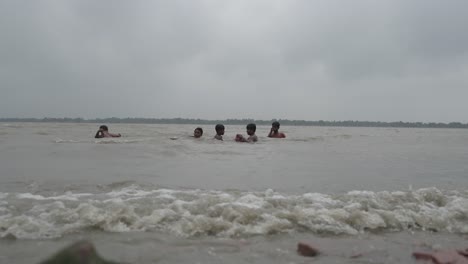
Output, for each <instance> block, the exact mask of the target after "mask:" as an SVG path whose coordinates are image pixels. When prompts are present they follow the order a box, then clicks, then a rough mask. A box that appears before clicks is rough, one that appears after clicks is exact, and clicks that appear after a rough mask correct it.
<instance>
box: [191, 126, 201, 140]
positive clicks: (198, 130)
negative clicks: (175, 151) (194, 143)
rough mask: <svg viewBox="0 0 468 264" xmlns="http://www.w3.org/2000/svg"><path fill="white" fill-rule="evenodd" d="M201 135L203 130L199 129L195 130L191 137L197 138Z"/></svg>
mask: <svg viewBox="0 0 468 264" xmlns="http://www.w3.org/2000/svg"><path fill="white" fill-rule="evenodd" d="M202 135H203V129H202V128H201V127H197V128H195V130H194V131H193V137H196V138H199V137H201V136H202Z"/></svg>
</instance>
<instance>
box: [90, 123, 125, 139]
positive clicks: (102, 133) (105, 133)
mask: <svg viewBox="0 0 468 264" xmlns="http://www.w3.org/2000/svg"><path fill="white" fill-rule="evenodd" d="M121 136H122V135H120V134H113V133H110V132H109V128H108V127H107V126H106V125H102V126H100V127H99V130H98V131H97V132H96V135H95V136H94V137H95V138H108V137H121Z"/></svg>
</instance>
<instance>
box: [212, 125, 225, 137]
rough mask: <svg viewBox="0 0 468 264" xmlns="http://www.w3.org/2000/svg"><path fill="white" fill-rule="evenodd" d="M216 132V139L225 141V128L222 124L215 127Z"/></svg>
mask: <svg viewBox="0 0 468 264" xmlns="http://www.w3.org/2000/svg"><path fill="white" fill-rule="evenodd" d="M215 130H216V136H214V138H215V139H218V140H223V135H224V126H223V125H221V124H217V125H216V126H215Z"/></svg>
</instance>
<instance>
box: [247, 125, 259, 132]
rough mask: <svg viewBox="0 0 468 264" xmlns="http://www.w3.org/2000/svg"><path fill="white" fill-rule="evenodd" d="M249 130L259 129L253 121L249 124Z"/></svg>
mask: <svg viewBox="0 0 468 264" xmlns="http://www.w3.org/2000/svg"><path fill="white" fill-rule="evenodd" d="M247 130H253V132H255V131H256V130H257V126H256V125H255V124H253V123H250V124H248V125H247Z"/></svg>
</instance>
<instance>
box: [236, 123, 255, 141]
mask: <svg viewBox="0 0 468 264" xmlns="http://www.w3.org/2000/svg"><path fill="white" fill-rule="evenodd" d="M256 130H257V126H256V125H255V124H248V125H247V135H249V137H248V138H245V137H244V136H243V135H241V134H237V135H236V139H235V140H236V141H237V142H257V141H258V137H257V135H255V131H256Z"/></svg>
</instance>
